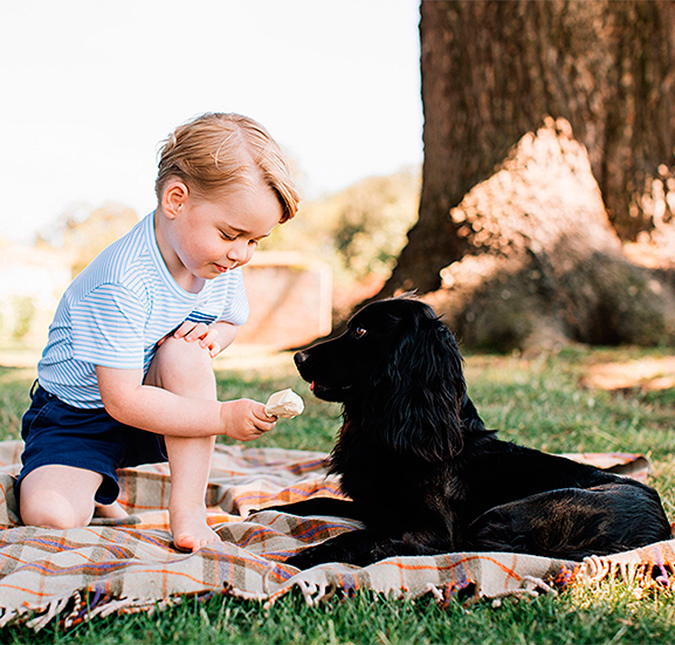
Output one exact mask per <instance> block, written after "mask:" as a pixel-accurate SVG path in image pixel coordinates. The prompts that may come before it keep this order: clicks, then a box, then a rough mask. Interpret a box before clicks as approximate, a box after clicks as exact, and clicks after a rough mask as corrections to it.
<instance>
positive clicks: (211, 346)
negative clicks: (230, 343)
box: [157, 320, 223, 358]
mask: <svg viewBox="0 0 675 645" xmlns="http://www.w3.org/2000/svg"><path fill="white" fill-rule="evenodd" d="M172 335H173V337H174V338H183V339H185V340H186V341H187V342H188V343H192V342H194V341H196V340H198V341H199V345H200V347H203V348H204V349H208V350H209V355H210V356H211V358H215V357H216V356H218V354H220V352H221V350H222V349H223V348H222V347H221V346H220V343H219V342H218V339H219V337H220V335H219V332H218V330H217V329H216V328H214V327H209V326H208V325H206V324H205V323H195V322H192V321H190V320H186V321H185V322H184V323H183V324H182V325H181V326H180V327H179V328H178V329H176V331H175V332H173V334H172ZM165 340H166V338H162V339H161V340H160V341H159V342H158V343H157V345H158V346H159V345H161V344H162V343H163V342H164V341H165Z"/></svg>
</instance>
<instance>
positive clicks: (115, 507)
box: [94, 502, 129, 520]
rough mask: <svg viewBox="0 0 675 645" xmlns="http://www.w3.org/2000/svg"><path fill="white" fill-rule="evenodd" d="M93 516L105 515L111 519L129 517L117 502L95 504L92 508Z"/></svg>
mask: <svg viewBox="0 0 675 645" xmlns="http://www.w3.org/2000/svg"><path fill="white" fill-rule="evenodd" d="M94 517H107V518H109V519H112V520H121V519H124V518H125V517H129V513H127V512H126V511H125V510H124V509H123V508H122V507H121V506H120V505H119V504H118V503H117V502H113V503H112V504H105V505H104V504H98V503H97V504H96V506H95V508H94Z"/></svg>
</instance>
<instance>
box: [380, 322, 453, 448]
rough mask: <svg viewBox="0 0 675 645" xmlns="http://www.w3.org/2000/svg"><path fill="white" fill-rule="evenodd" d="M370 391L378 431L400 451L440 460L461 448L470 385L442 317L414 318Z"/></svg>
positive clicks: (451, 336)
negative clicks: (467, 382)
mask: <svg viewBox="0 0 675 645" xmlns="http://www.w3.org/2000/svg"><path fill="white" fill-rule="evenodd" d="M409 324H410V328H408V329H405V330H404V331H403V333H402V336H401V338H400V342H399V343H398V344H397V346H396V347H395V349H394V350H393V352H392V354H391V356H390V357H389V360H388V362H387V364H386V365H385V366H384V368H383V370H382V372H381V373H380V374H378V375H376V376H375V379H376V380H377V381H378V382H377V383H375V384H374V385H375V387H373V389H372V390H371V392H372V393H373V394H374V395H375V394H376V393H378V394H377V398H379V399H380V400H379V401H373V404H374V406H375V407H374V408H371V410H373V411H374V415H373V423H374V424H375V426H376V427H375V428H373V430H375V432H377V433H378V434H379V436H380V438H381V439H383V440H384V441H385V443H387V444H388V445H389V446H390V447H391V448H392V449H393V450H394V451H395V452H398V453H413V454H416V455H417V456H419V457H421V458H422V459H425V460H429V461H436V460H442V459H447V458H449V457H452V456H453V455H456V454H457V453H458V452H459V451H460V450H461V448H462V443H463V442H462V426H461V420H460V411H461V407H462V404H463V402H464V399H465V394H466V385H465V383H464V376H463V374H462V358H461V356H460V354H459V349H458V348H457V344H456V343H455V339H454V337H453V335H452V333H451V332H450V330H449V329H448V328H447V327H446V326H445V325H444V324H443V323H442V322H440V320H438V319H437V318H435V317H433V318H431V317H426V316H417V317H416V318H415V320H414V321H409Z"/></svg>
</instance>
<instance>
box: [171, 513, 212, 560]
mask: <svg viewBox="0 0 675 645" xmlns="http://www.w3.org/2000/svg"><path fill="white" fill-rule="evenodd" d="M169 523H170V525H171V533H172V534H173V544H174V546H175V547H176V548H177V549H179V550H180V551H196V550H197V549H200V548H201V547H203V546H205V545H207V544H211V543H212V542H220V541H221V540H220V536H219V535H218V534H217V533H216V532H215V531H214V530H213V529H212V528H211V527H210V526H209V525H208V524H207V523H206V509H205V508H204V507H203V506H198V507H185V506H182V507H180V508H178V509H175V510H174V509H172V508H169Z"/></svg>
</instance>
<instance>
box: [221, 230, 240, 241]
mask: <svg viewBox="0 0 675 645" xmlns="http://www.w3.org/2000/svg"><path fill="white" fill-rule="evenodd" d="M220 237H222V238H223V239H224V240H227V241H228V242H234V240H236V239H237V238H236V237H234V236H233V235H228V234H227V233H226V232H225V231H220Z"/></svg>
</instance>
